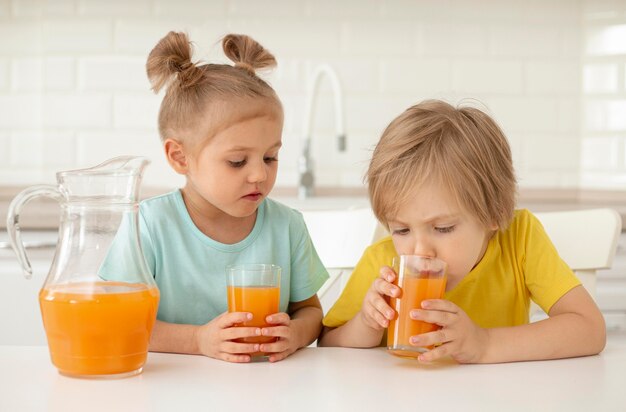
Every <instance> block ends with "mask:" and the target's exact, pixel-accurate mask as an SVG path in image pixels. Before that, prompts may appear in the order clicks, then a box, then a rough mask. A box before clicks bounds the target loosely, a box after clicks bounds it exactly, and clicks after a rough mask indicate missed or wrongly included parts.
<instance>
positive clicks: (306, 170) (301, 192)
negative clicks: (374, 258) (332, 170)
mask: <svg viewBox="0 0 626 412" xmlns="http://www.w3.org/2000/svg"><path fill="white" fill-rule="evenodd" d="M324 76H326V77H328V79H329V81H330V86H331V89H332V92H333V102H334V108H335V134H336V139H337V150H339V151H342V152H343V151H345V150H346V132H345V128H344V111H343V96H342V92H341V83H340V82H339V77H338V76H337V73H336V72H335V70H333V68H332V67H331V66H329V65H327V64H322V65H319V66H317V67H316V68H315V70H314V71H313V75H312V76H311V78H310V81H309V83H308V89H307V99H306V105H305V116H304V124H303V130H302V136H303V140H302V152H301V155H300V158H299V159H298V172H299V181H298V197H299V198H301V199H304V198H307V197H310V196H312V195H313V194H314V183H315V176H314V173H313V159H312V157H311V137H312V132H311V129H312V124H313V118H314V114H315V99H316V98H317V94H318V89H319V83H320V81H321V78H322V77H324Z"/></svg>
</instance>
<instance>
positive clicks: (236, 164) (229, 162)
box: [228, 159, 246, 167]
mask: <svg viewBox="0 0 626 412" xmlns="http://www.w3.org/2000/svg"><path fill="white" fill-rule="evenodd" d="M228 164H230V165H231V167H243V166H244V165H245V164H246V159H243V160H239V161H235V162H234V161H232V160H229V161H228Z"/></svg>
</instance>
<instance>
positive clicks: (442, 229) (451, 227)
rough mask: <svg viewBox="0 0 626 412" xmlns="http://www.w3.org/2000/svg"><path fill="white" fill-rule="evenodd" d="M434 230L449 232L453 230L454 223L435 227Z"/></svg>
mask: <svg viewBox="0 0 626 412" xmlns="http://www.w3.org/2000/svg"><path fill="white" fill-rule="evenodd" d="M435 230H436V231H437V232H439V233H450V232H452V231H453V230H454V225H452V226H446V227H436V228H435Z"/></svg>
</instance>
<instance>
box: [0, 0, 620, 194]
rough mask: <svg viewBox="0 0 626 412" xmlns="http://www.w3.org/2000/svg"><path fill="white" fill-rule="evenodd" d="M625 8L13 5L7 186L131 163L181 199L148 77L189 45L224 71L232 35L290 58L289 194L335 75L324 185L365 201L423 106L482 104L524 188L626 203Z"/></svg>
mask: <svg viewBox="0 0 626 412" xmlns="http://www.w3.org/2000/svg"><path fill="white" fill-rule="evenodd" d="M624 3H625V2H623V1H617V0H616V1H600V0H598V1H592V0H589V1H582V0H581V1H576V0H550V1H542V0H471V1H470V0H468V1H452V0H448V1H446V0H420V1H410V0H406V1H400V0H398V1H392V0H358V1H357V0H349V1H332V0H323V1H320V0H293V1H291V0H278V1H267V2H265V1H264V2H257V1H252V0H249V1H244V0H222V1H203V0H133V1H126V0H109V1H100V0H55V1H51V0H50V1H45V0H41V1H37V0H0V148H1V149H0V185H25V184H33V183H40V182H51V181H52V180H53V179H54V172H55V171H57V170H63V169H70V168H77V167H86V166H91V165H94V164H96V163H98V162H100V161H102V160H104V159H106V158H109V157H113V156H116V155H120V154H137V155H140V154H141V155H146V156H148V157H150V158H151V159H152V160H153V164H152V165H151V166H150V167H149V168H148V169H147V173H146V179H145V182H146V184H148V185H151V186H175V185H178V184H180V183H181V181H182V180H181V178H180V177H179V176H176V175H175V174H174V172H173V171H171V170H170V169H169V167H168V166H167V165H166V163H165V161H164V159H163V155H162V153H161V147H160V142H159V138H158V135H157V131H156V116H157V111H158V107H159V103H160V100H161V97H162V96H160V95H159V96H156V95H154V94H152V93H151V92H150V91H149V85H148V81H147V79H146V76H145V69H144V65H145V60H146V57H147V55H148V53H149V51H150V50H151V48H152V47H153V46H154V45H155V44H156V42H157V41H158V40H159V39H160V38H161V37H162V36H163V35H165V34H166V33H167V32H168V31H169V30H183V31H187V32H188V33H189V35H190V37H191V39H192V40H193V41H194V42H195V44H196V54H195V56H194V60H204V61H215V60H219V61H224V58H223V57H222V55H221V50H220V47H219V39H220V37H221V36H223V35H224V34H226V33H229V32H240V33H246V34H249V35H251V36H253V37H254V38H255V39H257V40H258V41H259V42H260V43H261V44H263V45H264V46H265V47H267V48H268V49H269V50H270V51H272V52H273V53H274V54H275V56H276V57H277V60H278V69H277V70H276V71H275V72H274V73H272V74H270V75H268V79H269V80H270V82H271V83H272V84H273V85H274V87H275V88H276V90H277V92H278V94H279V96H280V97H281V99H282V100H283V103H284V107H285V115H286V117H285V133H284V142H283V143H284V146H283V149H282V152H281V156H280V169H279V177H278V180H277V186H282V187H288V186H295V185H296V182H297V170H296V165H297V157H298V155H299V151H300V139H301V138H302V123H303V119H304V105H305V91H306V85H307V80H308V78H309V75H310V73H311V72H312V70H313V68H314V67H315V66H316V65H317V64H320V63H328V64H330V65H331V66H333V67H334V68H335V69H336V70H337V72H338V74H339V77H340V80H341V82H342V85H343V89H344V100H345V102H344V104H345V121H346V129H347V136H348V140H347V143H348V150H347V151H346V152H337V151H335V150H333V149H332V148H334V138H333V112H332V110H331V108H332V105H331V103H332V98H331V95H330V88H329V87H327V85H324V86H325V87H322V91H321V96H320V99H319V100H318V104H317V107H316V109H317V116H316V120H315V123H314V135H313V142H312V143H313V148H312V154H313V158H314V159H315V170H316V176H317V179H318V184H319V185H321V186H333V187H354V186H361V185H362V184H363V183H362V176H363V173H364V170H365V168H366V165H367V162H368V159H369V157H370V154H371V149H372V148H373V145H374V144H375V143H376V141H377V139H378V137H379V135H380V133H381V132H382V130H383V128H384V127H385V126H386V125H387V123H388V122H389V121H390V120H391V119H392V118H393V117H394V116H396V115H397V114H399V113H400V112H401V111H402V110H404V109H405V108H406V107H408V106H409V105H411V104H413V103H415V102H417V101H419V100H421V99H424V98H443V99H446V100H448V101H450V102H451V103H456V102H458V101H459V100H460V99H462V98H473V99H477V100H478V101H479V102H480V103H481V104H483V105H485V106H486V107H487V109H488V110H489V111H490V112H491V113H492V114H493V115H494V117H495V118H496V120H497V121H499V123H500V124H501V125H502V127H503V128H504V130H505V132H506V133H507V135H508V137H509V140H510V142H511V145H512V148H513V153H514V161H515V166H516V168H517V171H518V175H519V178H520V185H521V186H522V187H543V188H545V187H557V188H579V187H593V188H612V189H620V188H622V187H623V188H626V184H624V183H625V182H626V165H625V160H624V159H625V158H626V144H625V143H624V140H625V138H626V121H625V120H624V119H626V115H625V113H626V87H625V83H626V81H625V77H626V75H625V72H626V70H625V64H626V14H625V6H624ZM581 149H582V150H581Z"/></svg>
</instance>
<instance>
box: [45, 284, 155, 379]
mask: <svg viewBox="0 0 626 412" xmlns="http://www.w3.org/2000/svg"><path fill="white" fill-rule="evenodd" d="M39 304H40V306H41V316H42V318H43V323H44V327H45V330H46V336H47V338H48V346H49V348H50V357H51V359H52V363H53V364H54V365H55V366H56V367H57V368H58V369H59V371H60V372H61V373H63V374H67V375H82V376H89V375H94V376H95V375H116V374H122V373H126V372H129V371H136V370H138V369H141V367H142V366H143V364H144V363H145V362H146V356H147V354H148V343H149V341H150V332H151V330H152V327H153V326H154V322H155V317H156V311H157V307H158V304H159V290H158V289H157V288H155V287H152V288H148V287H146V286H145V285H143V284H129V283H123V282H96V283H84V284H81V283H75V284H69V285H53V286H50V287H48V288H44V289H42V290H41V292H39Z"/></svg>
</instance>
